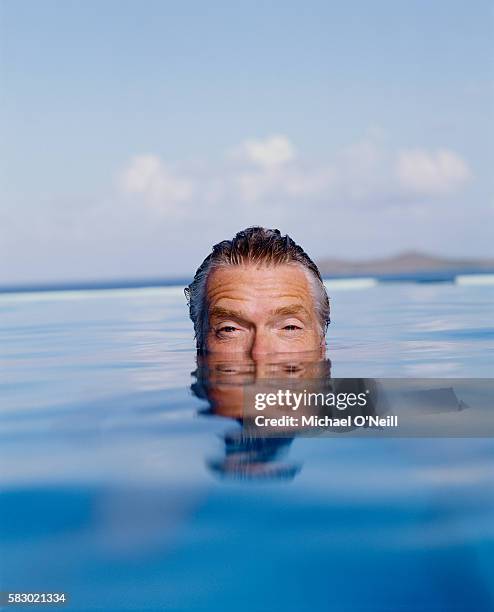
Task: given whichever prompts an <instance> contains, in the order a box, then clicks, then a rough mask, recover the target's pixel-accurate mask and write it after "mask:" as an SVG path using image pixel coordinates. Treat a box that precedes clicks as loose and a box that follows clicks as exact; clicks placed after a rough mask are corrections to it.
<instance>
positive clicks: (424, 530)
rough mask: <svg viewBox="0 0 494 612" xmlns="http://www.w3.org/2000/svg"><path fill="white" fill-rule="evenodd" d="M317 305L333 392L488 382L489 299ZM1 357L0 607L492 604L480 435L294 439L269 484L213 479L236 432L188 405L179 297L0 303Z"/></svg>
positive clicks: (393, 295)
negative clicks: (60, 598)
mask: <svg viewBox="0 0 494 612" xmlns="http://www.w3.org/2000/svg"><path fill="white" fill-rule="evenodd" d="M329 292H330V295H331V297H332V324H331V326H330V329H329V333H328V343H327V344H328V356H329V357H330V359H331V362H332V373H333V376H336V377H367V378H369V377H442V378H455V377H473V378H476V377H492V371H493V363H494V328H493V325H492V312H493V303H494V286H493V285H489V284H487V283H484V284H476V283H475V282H474V281H471V282H469V281H467V283H466V284H462V283H457V284H451V283H427V284H414V283H410V284H405V283H404V284H384V285H381V284H376V283H374V282H372V281H334V282H330V283H329ZM0 355H1V372H0V392H1V399H0V401H1V411H0V425H1V434H0V435H1V450H0V459H1V465H0V486H1V505H0V537H1V552H0V582H1V583H0V590H1V591H11V592H14V591H20V592H36V591H42V592H45V593H46V592H58V593H59V592H65V593H67V594H68V596H69V603H68V604H67V605H66V607H65V609H71V610H72V609H73V610H75V609H78V610H92V609H104V610H125V609H134V610H208V611H209V610H211V611H213V610H214V611H217V610H236V611H243V610H246V611H247V610H249V611H252V610H286V611H292V610H294V611H295V610H297V611H300V610H305V609H307V610H338V611H339V610H343V611H347V610H389V611H393V612H399V611H402V610H403V611H404V610H406V611H410V610H444V611H449V610H468V611H483V610H492V609H494V572H493V568H494V484H493V483H494V441H493V440H492V439H489V438H480V439H467V438H465V439H430V438H429V439H386V440H384V439H372V438H366V437H365V436H364V437H361V438H351V437H345V436H344V435H342V436H341V437H339V438H337V439H335V438H298V439H295V440H293V441H292V443H291V444H290V445H289V446H286V447H284V448H277V449H276V450H275V451H273V450H272V449H271V450H269V449H265V450H264V451H263V453H264V454H263V461H264V462H265V463H266V464H268V463H269V462H270V461H272V462H273V463H274V464H276V465H277V466H278V468H279V469H274V470H272V471H268V472H266V473H263V474H262V477H259V478H256V477H252V475H250V476H249V477H246V476H245V474H242V473H235V471H234V470H233V471H228V470H223V471H222V470H218V465H224V464H225V463H224V459H225V453H226V454H228V452H229V447H228V442H225V440H228V435H229V432H232V431H233V432H235V430H236V428H238V423H236V422H235V421H234V420H233V419H230V418H226V417H222V416H215V415H213V414H211V412H210V411H208V405H207V403H206V402H205V401H204V400H202V399H200V398H199V397H197V394H194V393H193V392H192V391H191V384H193V382H194V377H193V375H192V373H193V372H194V371H195V369H196V363H195V353H194V350H193V337H192V331H191V324H190V321H189V320H188V317H187V312H186V306H185V301H184V297H183V292H182V289H181V288H180V287H165V288H150V289H125V290H117V289H113V290H100V291H71V292H43V293H23V294H4V295H0ZM231 444H232V442H231V440H230V451H231ZM225 445H226V446H225ZM246 460H247V461H248V460H249V456H248V453H247V459H246ZM17 609H19V608H17ZM30 609H33V608H32V607H31V608H30Z"/></svg>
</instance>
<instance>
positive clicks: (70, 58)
mask: <svg viewBox="0 0 494 612" xmlns="http://www.w3.org/2000/svg"><path fill="white" fill-rule="evenodd" d="M493 34H494V11H493V7H492V4H491V2H490V1H484V0H476V2H473V3H467V2H464V1H461V2H458V1H456V0H447V1H443V0H435V1H434V2H430V1H428V0H410V1H408V2H405V1H398V2H397V1H396V0H389V1H387V0H386V1H384V0H374V1H373V2H368V0H361V1H358V2H356V1H352V0H349V1H347V2H344V3H343V2H332V1H330V0H324V1H321V2H320V1H317V0H304V1H301V0H300V1H297V2H294V1H290V0H272V1H270V2H267V1H264V2H256V1H254V0H249V1H243V0H236V1H235V2H231V1H225V2H223V1H217V0H209V1H208V2H203V1H199V0H198V1H196V2H191V1H188V0H180V1H176V2H175V1H166V0H161V1H154V0H133V1H129V0H118V1H114V0H85V1H84V2H75V1H71V0H58V1H53V0H43V1H38V0H31V1H26V0H2V1H1V2H0V79H1V82H0V84H1V94H0V96H1V97H0V100H1V102H0V103H1V107H0V108H1V113H0V118H1V126H2V149H1V162H2V163H1V171H2V180H1V185H0V284H17V283H31V282H34V283H39V282H54V281H56V282H63V281H70V282H74V281H78V280H103V279H119V278H141V277H162V276H163V277H170V276H177V277H178V276H187V277H188V276H190V275H191V274H193V273H194V271H195V269H196V268H197V267H198V266H199V264H200V263H201V261H202V259H203V258H204V257H205V256H206V255H207V254H208V253H209V251H210V249H211V246H212V245H213V244H215V243H216V242H219V241H221V240H223V239H226V238H231V237H232V236H233V234H235V233H236V232H237V231H238V230H240V229H243V228H244V227H247V226H250V225H265V226H269V227H277V228H279V229H280V230H281V231H282V232H283V233H286V232H288V233H289V234H290V235H291V236H292V237H293V238H294V239H295V240H296V241H297V242H299V243H301V244H302V246H303V247H304V248H305V249H306V250H307V252H308V253H309V254H310V255H311V256H312V257H313V258H314V259H318V258H322V257H337V258H341V259H367V258H370V257H375V256H387V255H392V254H395V253H398V252H401V251H405V250H412V249H413V250H421V251H426V252H427V253H432V254H438V255H446V256H459V257H492V256H494V248H493V244H494V241H493V227H494V197H493V193H494V173H493V172H492V168H494V88H493V76H494V43H493V40H494V37H493Z"/></svg>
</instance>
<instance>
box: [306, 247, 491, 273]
mask: <svg viewBox="0 0 494 612" xmlns="http://www.w3.org/2000/svg"><path fill="white" fill-rule="evenodd" d="M317 265H318V267H319V270H320V272H321V274H322V276H325V277H343V276H353V277H355V276H378V277H386V276H390V277H394V276H397V277H406V276H414V275H417V274H419V275H426V276H433V277H436V276H441V275H446V276H448V275H450V274H453V273H454V274H475V273H478V274H482V273H486V272H494V259H466V258H465V259H448V258H445V257H437V256H435V255H429V254H426V253H420V252H417V251H406V252H403V253H400V254H398V255H394V256H391V257H383V258H376V259H366V260H363V261H348V260H343V259H336V258H335V259H333V258H325V259H321V260H319V261H318V262H317Z"/></svg>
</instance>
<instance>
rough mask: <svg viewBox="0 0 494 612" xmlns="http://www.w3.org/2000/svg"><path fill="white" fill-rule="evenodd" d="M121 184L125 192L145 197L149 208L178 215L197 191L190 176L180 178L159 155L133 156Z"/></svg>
mask: <svg viewBox="0 0 494 612" xmlns="http://www.w3.org/2000/svg"><path fill="white" fill-rule="evenodd" d="M119 182H120V187H121V189H122V191H123V192H124V193H126V194H135V195H141V196H143V199H144V202H145V203H146V204H147V205H149V206H150V207H152V208H154V209H156V210H158V211H160V212H174V211H175V212H176V211H177V210H179V206H178V205H180V204H183V203H185V202H187V201H188V200H190V199H191V197H192V195H193V191H194V189H193V181H192V179H191V178H190V177H187V178H184V177H182V176H180V175H179V174H178V173H176V172H175V171H174V170H173V169H172V168H170V167H168V166H167V165H166V164H165V163H164V162H163V161H162V160H161V159H160V158H159V157H158V156H156V155H137V156H136V157H133V158H132V159H131V160H130V162H129V164H128V166H127V167H126V168H125V170H124V171H123V172H122V174H121V176H120V181H119Z"/></svg>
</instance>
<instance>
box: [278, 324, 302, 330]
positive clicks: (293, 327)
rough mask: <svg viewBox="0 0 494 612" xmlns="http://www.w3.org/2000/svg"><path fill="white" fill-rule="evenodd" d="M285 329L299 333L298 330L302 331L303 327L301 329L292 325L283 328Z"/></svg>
mask: <svg viewBox="0 0 494 612" xmlns="http://www.w3.org/2000/svg"><path fill="white" fill-rule="evenodd" d="M283 329H284V330H285V331H297V330H299V329H302V328H301V327H299V326H298V325H293V324H292V325H285V326H284V327H283Z"/></svg>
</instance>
